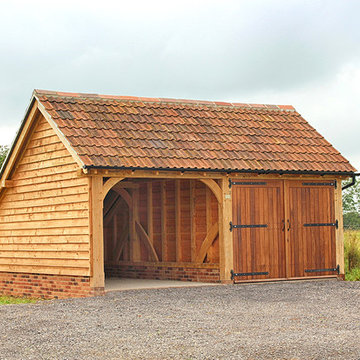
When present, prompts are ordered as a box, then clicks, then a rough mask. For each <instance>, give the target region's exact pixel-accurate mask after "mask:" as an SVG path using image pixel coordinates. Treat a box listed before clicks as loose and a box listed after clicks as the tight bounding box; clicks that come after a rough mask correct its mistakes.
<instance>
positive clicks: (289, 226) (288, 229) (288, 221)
mask: <svg viewBox="0 0 360 360" xmlns="http://www.w3.org/2000/svg"><path fill="white" fill-rule="evenodd" d="M287 223H288V228H287V231H290V228H291V225H290V220H289V219H288V220H287Z"/></svg>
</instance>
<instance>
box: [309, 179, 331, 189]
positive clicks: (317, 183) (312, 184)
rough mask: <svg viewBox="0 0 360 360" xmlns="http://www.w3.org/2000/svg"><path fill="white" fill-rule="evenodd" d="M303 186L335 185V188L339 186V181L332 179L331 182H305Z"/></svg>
mask: <svg viewBox="0 0 360 360" xmlns="http://www.w3.org/2000/svg"><path fill="white" fill-rule="evenodd" d="M302 184H303V186H334V188H335V189H336V188H337V181H336V180H334V181H331V182H303V183H302Z"/></svg>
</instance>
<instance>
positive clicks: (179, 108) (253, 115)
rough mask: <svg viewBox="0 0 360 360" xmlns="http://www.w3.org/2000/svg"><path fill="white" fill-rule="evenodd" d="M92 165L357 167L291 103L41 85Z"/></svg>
mask: <svg viewBox="0 0 360 360" xmlns="http://www.w3.org/2000/svg"><path fill="white" fill-rule="evenodd" d="M35 96H36V97H37V99H38V100H39V101H40V102H41V103H42V105H43V106H44V107H45V109H46V111H47V112H48V113H49V115H50V116H51V117H52V119H53V120H54V121H55V123H56V124H57V126H58V127H59V129H60V130H61V131H62V132H63V134H64V135H65V136H66V138H67V140H68V141H69V143H70V144H71V146H72V147H73V148H74V150H75V151H76V152H77V153H78V155H79V157H80V158H81V160H82V161H83V162H84V164H85V165H86V166H95V167H127V168H136V167H141V168H149V169H151V168H172V169H185V168H186V169H212V170H219V171H221V170H222V171H224V170H226V171H229V170H233V171H242V170H252V171H263V170H266V171H274V170H278V171H301V172H304V171H334V172H354V171H355V169H354V168H353V167H352V166H351V165H350V164H349V162H348V161H347V160H346V159H345V158H344V157H343V156H342V155H341V154H340V153H339V152H338V151H337V150H336V149H334V148H333V147H332V146H331V145H330V144H329V143H328V142H327V141H326V140H325V139H324V138H323V137H322V136H321V135H320V134H319V133H318V132H317V131H316V130H315V129H314V128H313V127H312V126H310V125H309V124H308V123H307V122H306V121H305V120H304V119H303V118H302V117H301V116H300V115H299V114H298V113H297V112H296V111H295V109H294V108H293V107H292V106H290V105H268V104H266V105H264V104H243V103H228V102H212V101H198V100H175V99H166V98H142V97H141V98H139V97H131V96H112V95H96V94H73V93H57V92H51V91H45V90H36V91H35Z"/></svg>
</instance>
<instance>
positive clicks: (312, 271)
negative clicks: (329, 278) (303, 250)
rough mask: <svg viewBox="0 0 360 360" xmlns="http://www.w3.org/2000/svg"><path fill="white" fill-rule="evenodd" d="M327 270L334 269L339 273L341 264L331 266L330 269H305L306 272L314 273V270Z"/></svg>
mask: <svg viewBox="0 0 360 360" xmlns="http://www.w3.org/2000/svg"><path fill="white" fill-rule="evenodd" d="M326 271H333V272H337V274H338V275H339V274H340V265H338V266H337V267H336V268H330V269H305V272H306V273H314V272H326Z"/></svg>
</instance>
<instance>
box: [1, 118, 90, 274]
mask: <svg viewBox="0 0 360 360" xmlns="http://www.w3.org/2000/svg"><path fill="white" fill-rule="evenodd" d="M77 169H78V165H77V164H76V163H75V161H74V160H73V158H72V156H71V155H70V154H69V153H68V151H67V150H66V148H65V146H64V145H63V144H62V142H61V141H60V139H59V138H58V137H57V136H56V134H55V132H54V131H53V129H52V128H51V127H50V125H49V123H48V122H47V121H46V120H45V119H44V118H43V117H41V116H39V117H38V118H37V120H36V122H35V123H34V126H33V128H32V130H31V132H30V133H29V138H28V139H27V145H26V147H24V150H23V152H22V154H20V157H19V159H18V161H17V163H16V166H15V168H14V170H13V171H12V173H11V187H8V188H6V189H4V190H3V193H2V196H1V199H0V271H8V272H9V271H11V272H24V273H42V274H55V275H78V276H89V275H90V245H89V185H88V179H87V178H84V177H78V175H77Z"/></svg>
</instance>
